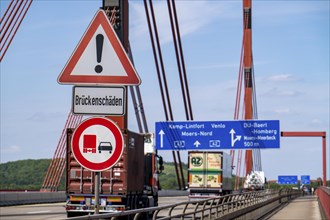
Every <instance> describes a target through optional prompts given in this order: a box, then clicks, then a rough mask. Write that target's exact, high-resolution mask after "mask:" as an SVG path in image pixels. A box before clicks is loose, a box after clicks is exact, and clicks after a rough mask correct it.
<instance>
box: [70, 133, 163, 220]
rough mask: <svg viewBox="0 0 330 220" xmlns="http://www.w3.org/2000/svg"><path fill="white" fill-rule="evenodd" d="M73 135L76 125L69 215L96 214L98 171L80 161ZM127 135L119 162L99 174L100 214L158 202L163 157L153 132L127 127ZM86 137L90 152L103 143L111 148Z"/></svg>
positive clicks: (71, 165)
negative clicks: (93, 170) (138, 130)
mask: <svg viewBox="0 0 330 220" xmlns="http://www.w3.org/2000/svg"><path fill="white" fill-rule="evenodd" d="M72 135H73V129H68V130H67V156H66V195H67V201H66V205H65V207H66V212H67V216H68V217H74V216H81V215H87V214H89V213H91V214H92V213H94V209H95V206H94V205H95V192H94V190H95V176H96V175H95V172H92V171H90V170H88V169H85V168H84V167H82V166H81V165H80V164H79V163H78V162H77V161H76V159H75V157H74V155H73V153H72V151H71V138H72ZM123 136H124V142H125V145H124V152H123V155H122V156H121V158H120V160H119V162H118V163H117V164H116V165H114V166H113V167H112V168H109V169H107V170H105V171H102V172H100V175H99V176H100V188H99V191H100V195H99V198H100V200H99V207H100V208H99V213H100V214H101V213H109V212H119V211H125V210H132V209H138V208H147V207H154V206H157V205H158V186H159V183H158V174H159V173H160V172H161V171H162V169H163V165H162V161H163V160H162V158H161V157H160V156H158V155H156V154H155V151H154V148H153V144H152V143H153V139H152V138H153V137H152V134H139V133H135V132H132V131H129V130H127V131H124V132H123ZM84 138H86V139H87V142H86V143H88V146H86V151H88V153H89V152H90V153H92V152H95V151H96V150H100V145H101V147H102V149H101V150H109V149H110V146H108V143H102V144H101V143H99V144H98V143H94V142H95V137H93V136H86V137H84ZM104 144H105V145H104ZM84 147H85V146H84ZM97 147H98V149H97ZM111 148H112V146H111ZM84 149H85V148H84ZM157 161H158V163H157Z"/></svg>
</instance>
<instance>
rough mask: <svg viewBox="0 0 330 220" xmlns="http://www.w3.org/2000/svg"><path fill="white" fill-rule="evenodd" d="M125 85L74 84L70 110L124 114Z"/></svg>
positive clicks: (83, 112) (82, 112) (87, 112)
mask: <svg viewBox="0 0 330 220" xmlns="http://www.w3.org/2000/svg"><path fill="white" fill-rule="evenodd" d="M125 95H126V89H125V87H123V86H122V87H89V86H74V87H73V100H72V111H73V113H74V114H84V115H124V114H125V104H126V102H125V97H126V96H125Z"/></svg>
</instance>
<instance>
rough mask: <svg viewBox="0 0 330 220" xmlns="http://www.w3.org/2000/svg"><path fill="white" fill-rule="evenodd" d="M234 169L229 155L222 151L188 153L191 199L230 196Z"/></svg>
mask: <svg viewBox="0 0 330 220" xmlns="http://www.w3.org/2000/svg"><path fill="white" fill-rule="evenodd" d="M231 179H232V167H231V157H230V155H229V154H227V153H224V152H221V151H216V152H215V151H212V152H210V151H203V152H202V151H189V152H188V191H189V198H190V199H191V200H194V199H202V198H210V197H217V196H221V195H225V194H230V193H231V192H232V190H233V188H232V182H231Z"/></svg>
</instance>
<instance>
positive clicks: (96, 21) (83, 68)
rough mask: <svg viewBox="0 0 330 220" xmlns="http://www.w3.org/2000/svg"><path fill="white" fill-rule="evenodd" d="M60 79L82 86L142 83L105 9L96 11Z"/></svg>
mask: <svg viewBox="0 0 330 220" xmlns="http://www.w3.org/2000/svg"><path fill="white" fill-rule="evenodd" d="M57 81H58V83H60V84H80V85H81V84H89V85H100V84H101V85H104V84H108V85H110V84H111V85H139V84H141V80H140V78H139V75H138V74H137V72H136V70H135V68H134V66H133V64H132V63H131V61H130V59H129V58H128V56H127V54H126V52H125V50H124V48H123V46H122V45H121V43H120V40H119V39H118V37H117V34H116V32H115V31H114V30H113V28H112V25H111V23H110V21H109V19H108V18H107V15H106V14H105V12H104V10H98V11H97V13H96V14H95V16H94V18H93V20H92V21H91V23H90V25H89V26H88V28H87V30H86V32H85V34H84V35H83V37H82V38H81V40H80V42H79V43H78V45H77V47H76V49H75V50H74V52H73V54H72V55H71V57H70V59H69V61H68V62H67V64H66V65H65V67H64V68H63V70H62V72H61V74H60V75H59V77H58V80H57Z"/></svg>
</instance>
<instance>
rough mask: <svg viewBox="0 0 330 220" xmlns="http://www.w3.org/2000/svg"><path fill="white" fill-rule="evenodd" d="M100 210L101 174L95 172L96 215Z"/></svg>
mask: <svg viewBox="0 0 330 220" xmlns="http://www.w3.org/2000/svg"><path fill="white" fill-rule="evenodd" d="M99 210H100V172H95V214H99Z"/></svg>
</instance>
